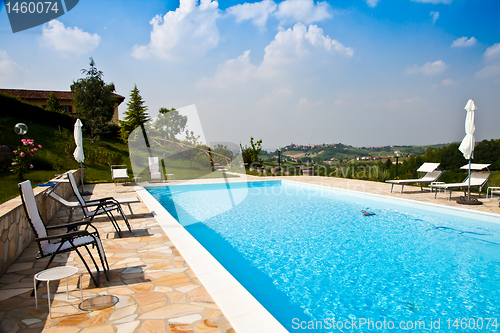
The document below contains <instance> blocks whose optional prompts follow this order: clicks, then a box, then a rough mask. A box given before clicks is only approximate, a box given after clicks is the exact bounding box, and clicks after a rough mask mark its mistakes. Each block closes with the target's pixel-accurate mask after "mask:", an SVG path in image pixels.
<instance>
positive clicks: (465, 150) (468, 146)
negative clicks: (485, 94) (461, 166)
mask: <svg viewBox="0 0 500 333" xmlns="http://www.w3.org/2000/svg"><path fill="white" fill-rule="evenodd" d="M465 110H467V116H466V117H465V137H464V139H463V140H462V143H461V144H460V147H458V149H459V150H460V151H461V152H462V154H464V157H465V158H466V159H468V160H469V189H468V200H469V201H470V165H471V159H472V158H474V144H475V140H474V132H475V130H476V127H475V126H474V111H475V110H476V105H475V104H474V101H473V100H472V99H469V101H468V102H467V105H466V106H465Z"/></svg>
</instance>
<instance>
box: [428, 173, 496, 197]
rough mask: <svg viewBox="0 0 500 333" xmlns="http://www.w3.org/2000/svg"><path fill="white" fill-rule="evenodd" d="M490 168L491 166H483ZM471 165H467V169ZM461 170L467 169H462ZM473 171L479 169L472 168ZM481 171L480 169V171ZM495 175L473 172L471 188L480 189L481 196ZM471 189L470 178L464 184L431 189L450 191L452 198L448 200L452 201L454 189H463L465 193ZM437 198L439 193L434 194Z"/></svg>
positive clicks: (452, 184) (451, 184)
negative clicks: (484, 187) (485, 186)
mask: <svg viewBox="0 0 500 333" xmlns="http://www.w3.org/2000/svg"><path fill="white" fill-rule="evenodd" d="M482 165H486V167H487V166H489V164H482ZM468 167H469V165H467V168H468ZM461 169H465V168H464V167H462V168H461ZM471 169H472V170H478V169H477V168H476V169H474V167H472V168H471ZM479 170H480V169H479ZM492 174H493V173H491V172H471V173H470V187H471V188H472V187H478V188H479V194H481V190H482V189H483V186H484V185H486V183H487V182H488V180H489V179H490V177H491V175H492ZM468 187H469V176H467V177H466V178H465V179H464V181H463V182H461V183H450V184H431V188H436V189H445V190H449V191H450V197H449V198H448V200H451V193H452V192H453V190H454V189H459V188H463V189H464V193H465V191H466V190H467V189H468ZM436 197H437V191H436V193H435V194H434V198H436Z"/></svg>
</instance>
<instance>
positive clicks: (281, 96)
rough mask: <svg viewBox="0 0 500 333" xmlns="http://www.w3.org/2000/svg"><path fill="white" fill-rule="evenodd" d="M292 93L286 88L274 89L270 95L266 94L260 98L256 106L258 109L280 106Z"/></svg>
mask: <svg viewBox="0 0 500 333" xmlns="http://www.w3.org/2000/svg"><path fill="white" fill-rule="evenodd" d="M292 95H293V93H292V91H291V90H290V89H288V88H275V89H273V90H272V91H271V94H267V95H265V96H264V98H262V99H261V100H260V101H259V102H258V103H257V106H258V107H259V108H266V109H267V108H270V107H273V106H277V105H281V104H283V103H284V102H286V101H289V100H290V97H292Z"/></svg>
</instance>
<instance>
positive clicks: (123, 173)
mask: <svg viewBox="0 0 500 333" xmlns="http://www.w3.org/2000/svg"><path fill="white" fill-rule="evenodd" d="M111 178H112V179H113V180H114V182H115V186H116V183H117V182H118V181H119V180H125V182H127V181H128V180H129V175H128V172H127V166H126V165H112V166H111Z"/></svg>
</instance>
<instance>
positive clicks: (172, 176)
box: [165, 173, 175, 180]
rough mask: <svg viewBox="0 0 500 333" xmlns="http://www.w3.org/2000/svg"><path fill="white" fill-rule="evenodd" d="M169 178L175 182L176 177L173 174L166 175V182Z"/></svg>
mask: <svg viewBox="0 0 500 333" xmlns="http://www.w3.org/2000/svg"><path fill="white" fill-rule="evenodd" d="M167 176H169V177H170V178H171V180H172V179H173V180H175V175H174V174H173V173H166V174H165V180H168V178H169V177H167Z"/></svg>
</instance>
